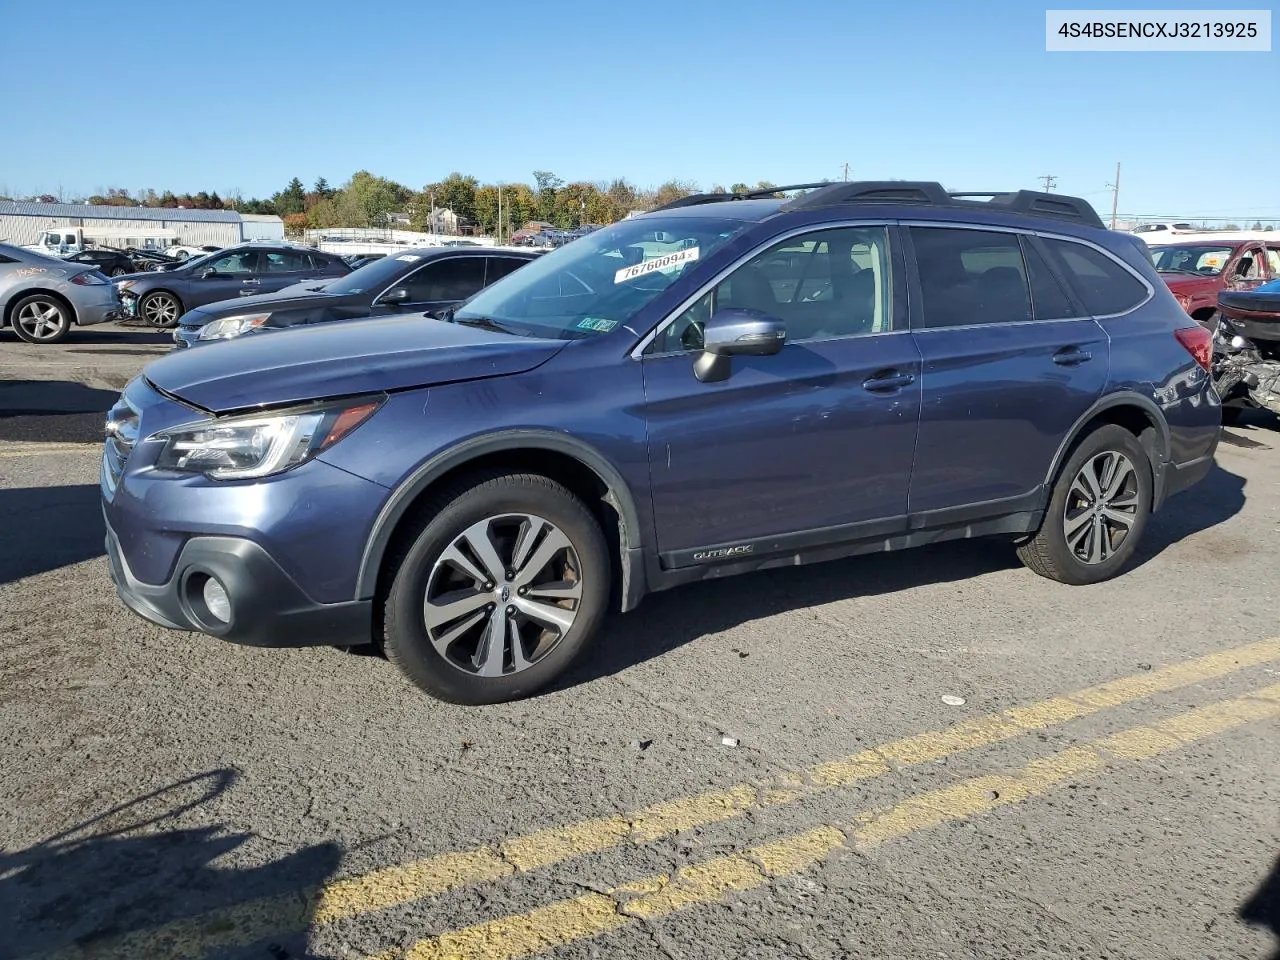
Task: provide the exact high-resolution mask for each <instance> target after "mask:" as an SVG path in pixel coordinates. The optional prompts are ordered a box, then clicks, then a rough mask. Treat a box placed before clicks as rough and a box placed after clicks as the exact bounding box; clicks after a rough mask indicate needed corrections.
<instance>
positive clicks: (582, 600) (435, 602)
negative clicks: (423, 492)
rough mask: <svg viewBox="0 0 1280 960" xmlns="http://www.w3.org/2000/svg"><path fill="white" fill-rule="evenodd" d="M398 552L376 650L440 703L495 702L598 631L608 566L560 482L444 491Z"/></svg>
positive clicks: (588, 521)
mask: <svg viewBox="0 0 1280 960" xmlns="http://www.w3.org/2000/svg"><path fill="white" fill-rule="evenodd" d="M422 517H423V521H424V522H423V524H422V526H421V529H420V531H419V532H417V533H416V535H414V536H413V537H412V538H411V539H407V540H406V542H405V544H404V546H403V548H402V550H401V552H400V553H399V555H398V557H396V558H393V559H392V561H391V563H392V567H391V569H392V570H393V571H394V574H393V579H392V582H391V587H390V590H389V592H388V594H387V598H386V602H385V606H384V619H383V647H384V650H385V652H386V655H387V659H388V660H390V661H391V662H392V663H394V664H395V665H396V666H398V667H399V668H400V669H401V670H402V671H403V672H404V674H405V675H406V676H407V677H408V678H409V679H410V680H411V681H412V682H413V683H414V684H415V685H417V686H418V687H419V688H420V689H422V690H424V691H426V692H427V693H429V694H431V695H432V696H433V697H437V698H438V699H440V700H446V701H449V702H451V703H460V704H482V703H501V702H504V701H507V700H514V699H517V698H519V697H524V696H528V695H529V694H532V693H534V692H535V691H537V690H539V689H540V688H542V687H544V686H546V685H547V684H548V683H550V682H551V681H552V680H554V679H555V678H556V677H558V676H559V675H560V674H561V673H563V672H564V671H565V670H567V669H568V668H569V666H570V665H571V664H572V663H573V662H574V661H575V660H576V659H577V658H578V657H579V656H580V655H581V654H582V652H583V651H584V650H585V649H586V648H587V646H588V645H589V644H590V642H591V641H592V639H593V638H594V637H595V634H596V633H597V632H598V630H599V626H600V623H601V621H602V619H603V617H604V613H605V608H606V606H607V604H608V600H609V592H610V585H611V582H612V568H611V565H610V561H609V551H608V546H607V544H606V542H605V538H604V534H603V533H602V532H601V530H600V526H599V524H598V523H596V520H595V518H594V517H593V516H592V515H591V512H590V511H589V510H588V509H587V508H586V506H585V505H584V504H583V503H582V501H581V500H579V499H578V498H577V497H575V496H574V495H573V494H572V493H571V492H570V491H569V490H567V489H566V488H565V487H563V486H561V485H560V484H558V483H556V482H555V481H553V480H550V479H549V478H547V477H544V476H540V475H537V474H515V473H497V474H487V475H482V476H480V477H474V478H471V479H470V480H469V481H468V482H464V483H461V484H459V485H457V486H454V487H452V488H449V489H447V490H444V491H442V492H441V493H440V495H439V496H437V497H435V498H434V499H433V500H432V501H431V502H430V503H428V504H426V505H425V507H424V508H423V511H422Z"/></svg>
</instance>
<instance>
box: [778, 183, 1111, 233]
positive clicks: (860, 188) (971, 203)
mask: <svg viewBox="0 0 1280 960" xmlns="http://www.w3.org/2000/svg"><path fill="white" fill-rule="evenodd" d="M819 186H821V188H822V189H818V190H814V191H813V192H812V193H808V194H805V195H804V196H800V197H796V198H794V199H793V200H789V201H787V202H786V203H785V204H783V205H782V209H783V210H811V209H813V208H815V207H826V206H831V205H832V204H838V203H918V204H921V205H924V206H932V207H1001V208H1004V209H1006V210H1008V211H1010V212H1011V213H1022V214H1026V215H1027V216H1032V217H1051V218H1053V219H1057V220H1072V221H1075V222H1077V223H1083V224H1086V225H1088V226H1091V227H1101V226H1103V223H1102V219H1101V218H1100V217H1099V216H1098V213H1097V211H1096V210H1094V209H1093V207H1092V206H1090V204H1089V202H1088V201H1087V200H1082V199H1080V198H1079V197H1067V196H1063V195H1061V194H1057V193H1039V192H1037V191H1035V190H1017V191H1014V192H1012V193H1011V192H1009V191H1007V190H1006V191H999V190H996V191H986V192H968V193H949V192H947V190H945V189H944V188H943V186H942V184H940V183H936V182H933V181H929V180H862V181H855V182H853V183H844V182H841V183H827V184H820V185H819ZM793 189H794V188H793ZM980 197H985V198H987V199H986V200H980V199H977V198H980Z"/></svg>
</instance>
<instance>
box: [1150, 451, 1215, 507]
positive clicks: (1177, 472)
mask: <svg viewBox="0 0 1280 960" xmlns="http://www.w3.org/2000/svg"><path fill="white" fill-rule="evenodd" d="M1215 449H1216V447H1215ZM1213 463H1214V461H1213V454H1212V453H1211V454H1209V455H1208V456H1207V457H1201V458H1200V459H1198V460H1192V461H1190V462H1189V463H1170V464H1166V465H1165V468H1164V489H1163V491H1162V493H1161V496H1160V501H1161V503H1163V502H1164V501H1166V500H1168V499H1169V498H1170V497H1172V496H1173V495H1174V494H1175V493H1181V492H1182V491H1183V490H1186V489H1187V488H1188V487H1191V486H1194V485H1195V484H1197V483H1199V482H1200V481H1201V480H1203V479H1204V478H1205V477H1207V476H1208V475H1209V471H1210V470H1212V469H1213Z"/></svg>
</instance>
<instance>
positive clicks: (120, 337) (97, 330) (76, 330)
mask: <svg viewBox="0 0 1280 960" xmlns="http://www.w3.org/2000/svg"><path fill="white" fill-rule="evenodd" d="M6 341H7V342H10V343H15V344H21V343H22V341H21V340H19V339H18V337H17V336H16V335H15V334H14V333H13V331H12V330H9V329H8V328H6V329H4V330H3V331H0V343H3V342H6ZM150 344H160V345H162V346H166V347H172V346H173V331H171V330H157V329H155V328H153V327H133V326H128V327H126V326H118V325H115V324H105V325H98V324H95V325H94V326H92V327H72V328H71V332H70V333H69V334H67V339H66V340H64V341H63V342H62V343H60V344H57V345H56V349H60V350H62V351H64V352H65V351H68V350H75V348H76V347H81V346H134V345H136V346H146V345H150ZM32 349H35V350H49V349H50V347H49V346H47V345H44V344H41V345H38V346H36V345H33V347H32ZM116 352H118V351H116Z"/></svg>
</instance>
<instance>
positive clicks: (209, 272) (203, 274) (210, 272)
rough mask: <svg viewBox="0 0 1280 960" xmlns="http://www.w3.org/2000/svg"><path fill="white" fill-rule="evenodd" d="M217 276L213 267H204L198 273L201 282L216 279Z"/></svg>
mask: <svg viewBox="0 0 1280 960" xmlns="http://www.w3.org/2000/svg"><path fill="white" fill-rule="evenodd" d="M217 275H218V271H217V270H215V269H213V267H205V268H204V269H203V270H201V271H200V279H201V280H208V279H209V278H210V277H216V276H217Z"/></svg>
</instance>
